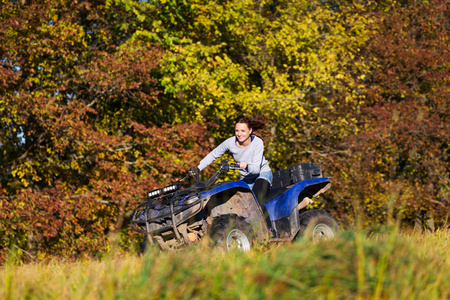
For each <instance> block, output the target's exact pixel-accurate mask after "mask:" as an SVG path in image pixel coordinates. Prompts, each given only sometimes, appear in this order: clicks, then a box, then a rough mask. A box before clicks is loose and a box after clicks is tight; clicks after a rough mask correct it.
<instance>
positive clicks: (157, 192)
mask: <svg viewBox="0 0 450 300" xmlns="http://www.w3.org/2000/svg"><path fill="white" fill-rule="evenodd" d="M161 194H162V191H161V189H157V190H154V191H151V192H148V194H147V197H149V198H155V197H158V196H160V195H161Z"/></svg>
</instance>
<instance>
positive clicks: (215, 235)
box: [209, 215, 255, 252]
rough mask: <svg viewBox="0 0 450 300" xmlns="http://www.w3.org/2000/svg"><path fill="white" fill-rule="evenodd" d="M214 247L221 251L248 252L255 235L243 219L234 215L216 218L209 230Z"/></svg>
mask: <svg viewBox="0 0 450 300" xmlns="http://www.w3.org/2000/svg"><path fill="white" fill-rule="evenodd" d="M209 236H210V238H211V240H212V241H213V243H214V245H215V246H216V247H218V248H219V249H221V250H223V251H227V252H229V251H232V250H239V251H243V252H246V251H250V249H251V246H252V240H253V239H254V237H255V233H254V231H253V229H252V228H251V225H250V224H249V223H247V222H246V221H245V219H244V218H242V217H238V216H236V215H231V216H230V215H227V216H220V217H218V218H216V219H215V220H214V221H213V223H212V225H211V227H210V230H209Z"/></svg>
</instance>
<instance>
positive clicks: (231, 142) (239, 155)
mask: <svg viewBox="0 0 450 300" xmlns="http://www.w3.org/2000/svg"><path fill="white" fill-rule="evenodd" d="M226 151H230V152H231V154H232V155H233V158H234V160H235V161H236V163H240V162H246V163H247V169H246V170H242V169H241V170H239V172H240V173H241V175H242V177H248V176H254V175H257V174H260V173H263V172H269V171H270V167H269V163H268V161H267V160H266V159H265V158H264V142H263V141H262V140H261V139H260V138H259V137H257V136H254V135H252V141H251V142H250V144H249V145H248V146H247V147H245V148H239V147H238V145H237V144H236V137H235V136H232V137H230V138H229V139H226V140H225V141H224V142H222V144H220V145H219V146H217V147H216V148H215V149H214V150H213V151H211V152H210V153H209V154H208V155H206V156H205V158H204V159H202V160H201V161H200V164H199V165H198V168H199V169H200V171H201V170H203V169H204V168H206V167H207V166H209V165H210V164H211V163H213V162H214V161H215V160H216V159H217V158H219V157H221V156H222V155H223V154H224V153H225V152H226Z"/></svg>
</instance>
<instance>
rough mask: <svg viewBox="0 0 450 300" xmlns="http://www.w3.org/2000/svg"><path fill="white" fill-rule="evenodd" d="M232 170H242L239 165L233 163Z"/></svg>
mask: <svg viewBox="0 0 450 300" xmlns="http://www.w3.org/2000/svg"><path fill="white" fill-rule="evenodd" d="M230 169H232V170H236V169H240V167H239V164H235V163H231V164H230Z"/></svg>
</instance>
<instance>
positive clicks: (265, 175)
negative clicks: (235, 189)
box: [241, 172, 273, 189]
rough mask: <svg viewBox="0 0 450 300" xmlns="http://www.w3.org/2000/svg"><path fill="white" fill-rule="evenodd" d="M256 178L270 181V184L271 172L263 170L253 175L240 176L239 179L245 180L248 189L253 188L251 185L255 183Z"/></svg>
mask: <svg viewBox="0 0 450 300" xmlns="http://www.w3.org/2000/svg"><path fill="white" fill-rule="evenodd" d="M258 178H262V179H265V180H267V181H268V182H269V183H270V185H272V179H273V175H272V172H263V173H259V174H257V175H253V176H247V177H241V180H242V181H243V182H245V183H246V184H248V186H249V187H250V189H253V185H254V184H255V181H256V179H258Z"/></svg>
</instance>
